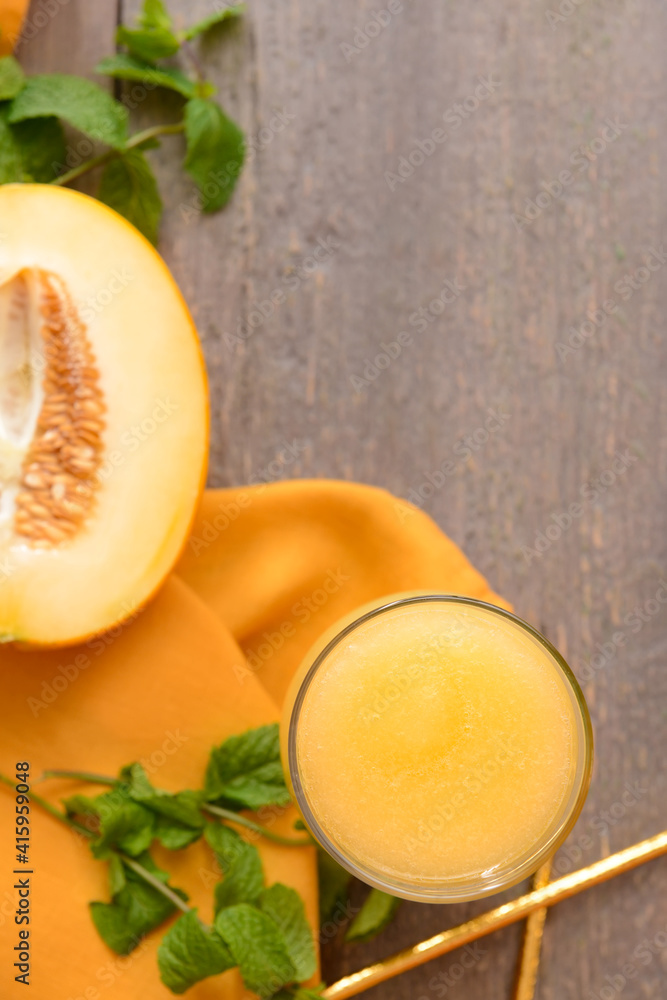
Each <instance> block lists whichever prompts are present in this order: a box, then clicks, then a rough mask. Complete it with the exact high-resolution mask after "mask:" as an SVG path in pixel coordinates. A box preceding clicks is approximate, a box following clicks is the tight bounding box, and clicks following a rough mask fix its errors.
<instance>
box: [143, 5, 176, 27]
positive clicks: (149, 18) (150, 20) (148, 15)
mask: <svg viewBox="0 0 667 1000" xmlns="http://www.w3.org/2000/svg"><path fill="white" fill-rule="evenodd" d="M137 22H138V24H139V25H140V26H141V27H142V28H149V29H150V28H164V29H165V30H167V31H168V30H169V29H170V28H171V26H172V20H171V17H170V16H169V12H168V10H167V8H166V7H165V5H164V3H163V2H162V0H144V5H143V7H142V8H141V13H140V14H139V17H138V18H137Z"/></svg>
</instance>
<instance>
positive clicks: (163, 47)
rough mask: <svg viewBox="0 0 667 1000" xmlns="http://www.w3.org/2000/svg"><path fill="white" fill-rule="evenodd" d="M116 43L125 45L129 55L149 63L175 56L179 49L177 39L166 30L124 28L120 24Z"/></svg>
mask: <svg viewBox="0 0 667 1000" xmlns="http://www.w3.org/2000/svg"><path fill="white" fill-rule="evenodd" d="M116 41H117V42H118V44H119V45H126V46H127V50H128V52H129V53H130V55H132V56H136V58H137V59H145V60H146V61H147V62H149V63H150V62H154V61H155V60H156V59H166V58H167V57H168V56H173V55H175V53H176V52H178V50H179V47H180V43H179V41H178V38H177V37H176V35H174V34H173V33H172V32H171V31H169V29H168V28H157V27H156V28H125V27H124V26H123V25H122V24H121V25H120V27H119V28H118V29H117V30H116Z"/></svg>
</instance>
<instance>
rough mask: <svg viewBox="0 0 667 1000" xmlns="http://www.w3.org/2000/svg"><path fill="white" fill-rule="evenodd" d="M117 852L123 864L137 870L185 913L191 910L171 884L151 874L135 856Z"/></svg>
mask: <svg viewBox="0 0 667 1000" xmlns="http://www.w3.org/2000/svg"><path fill="white" fill-rule="evenodd" d="M115 853H116V854H117V855H118V857H119V858H120V859H121V861H122V862H123V864H125V865H127V867H128V868H131V869H132V871H133V872H136V873H137V875H139V876H141V878H142V879H143V880H144V882H148V884H149V885H152V886H153V888H154V889H157V891H158V892H161V893H162V895H163V896H164V897H165V899H168V900H169V901H170V902H171V903H173V904H174V906H177V907H178V909H179V910H182V911H183V913H189V912H190V910H191V907H190V906H188V904H187V903H186V902H185V900H184V899H181V897H180V896H179V895H178V893H177V892H174V891H173V890H172V889H170V888H169V886H168V885H165V883H164V882H162V881H160V879H159V878H156V877H155V875H153V874H151V872H149V871H148V869H147V868H144V866H143V865H142V864H141V863H140V862H139V861H135V860H134V858H130V857H129V856H128V855H127V854H122V853H121V852H120V851H116V852H115Z"/></svg>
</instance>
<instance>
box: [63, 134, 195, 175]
mask: <svg viewBox="0 0 667 1000" xmlns="http://www.w3.org/2000/svg"><path fill="white" fill-rule="evenodd" d="M184 130H185V122H184V121H182V122H174V123H173V124H172V125H151V127H150V128H145V129H143V131H142V132H135V134H134V135H132V136H130V138H129V139H128V140H127V142H126V143H125V145H124V146H123V148H122V149H107V151H106V152H105V153H100V155H99V156H93V157H91V159H90V160H85V161H84V162H83V163H80V164H79V166H78V167H72V169H71V170H68V171H67V173H64V174H61V175H60V177H56V178H55V180H52V181H51V184H55V185H56V186H57V187H62V186H63V185H65V184H69V183H70V181H74V180H76V178H77V177H81V176H82V175H83V174H87V173H88V171H89V170H94V169H95V167H101V166H103V165H104V164H105V163H108V162H109V161H110V160H115V159H116V157H118V156H122V155H123V153H125V152H127V150H128V149H135V148H136V147H137V146H140V145H141V144H142V143H143V142H147V141H148V140H149V139H157V137H158V136H160V135H176V134H177V133H178V132H183V131H184Z"/></svg>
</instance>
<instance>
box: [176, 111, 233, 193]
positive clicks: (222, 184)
mask: <svg viewBox="0 0 667 1000" xmlns="http://www.w3.org/2000/svg"><path fill="white" fill-rule="evenodd" d="M185 138H186V141H187V155H186V157H185V162H184V164H183V166H184V167H185V169H186V170H187V171H188V173H189V174H190V176H191V177H193V178H194V180H195V181H196V183H197V186H198V188H199V191H200V194H201V198H202V208H203V210H204V211H205V212H215V211H217V209H219V208H222V207H223V205H226V204H227V202H228V201H229V199H230V197H231V194H232V191H233V190H234V187H235V185H236V181H237V180H238V176H239V174H240V173H241V168H242V166H243V160H244V157H245V141H244V138H243V133H242V132H241V130H240V129H239V127H238V125H236V124H235V122H233V121H232V120H231V119H230V118H228V117H227V116H226V115H225V113H224V112H223V110H222V108H220V107H219V105H217V104H215V103H214V102H213V101H208V100H204V99H203V98H201V97H195V98H193V99H192V100H191V101H188V103H187V104H186V105H185Z"/></svg>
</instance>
